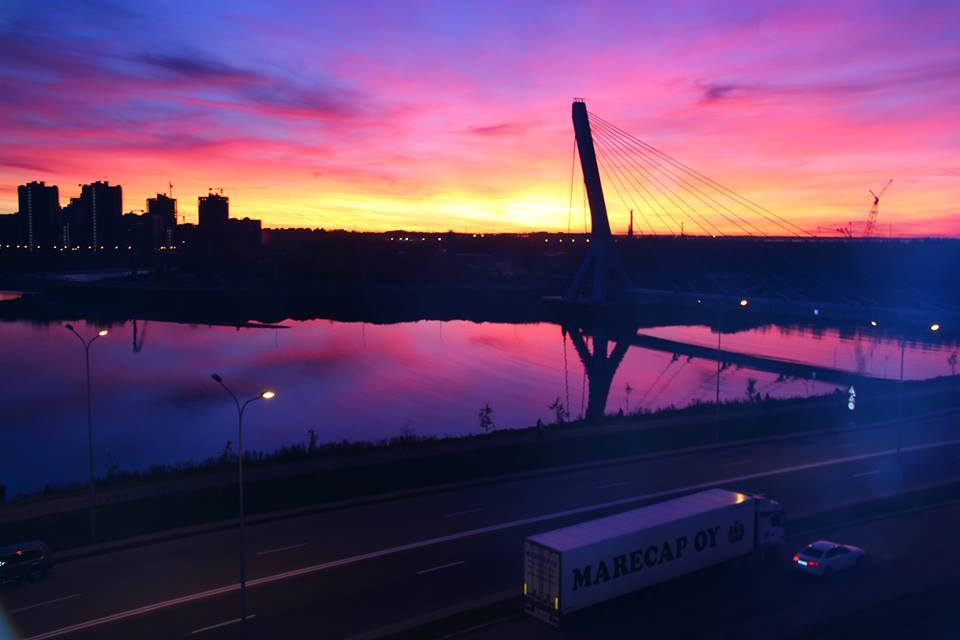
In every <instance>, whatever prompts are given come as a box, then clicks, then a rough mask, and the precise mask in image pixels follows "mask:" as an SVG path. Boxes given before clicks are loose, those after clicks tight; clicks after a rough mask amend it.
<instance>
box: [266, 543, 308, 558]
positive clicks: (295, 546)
mask: <svg viewBox="0 0 960 640" xmlns="http://www.w3.org/2000/svg"><path fill="white" fill-rule="evenodd" d="M305 546H307V543H306V542H301V543H300V544H291V545H290V546H287V547H277V548H276V549H267V550H266V551H258V552H257V555H258V556H268V555H270V554H271V553H280V552H281V551H290V550H291V549H302V548H303V547H305Z"/></svg>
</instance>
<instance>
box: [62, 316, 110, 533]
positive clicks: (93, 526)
mask: <svg viewBox="0 0 960 640" xmlns="http://www.w3.org/2000/svg"><path fill="white" fill-rule="evenodd" d="M66 329H67V330H68V331H70V332H71V333H72V334H73V335H75V336H77V339H78V340H80V344H82V345H83V353H84V356H85V361H86V371H87V481H88V483H89V484H90V541H91V542H96V541H97V508H96V505H97V490H96V488H95V486H94V482H93V403H92V400H91V396H90V345H92V344H93V342H94V341H95V340H96V339H97V338H102V337H103V336H105V335H107V333H108V331H107V330H106V329H101V330H100V331H98V332H97V335H95V336H93V337H92V338H90V339H89V340H84V339H83V336H81V335H80V334H79V333H77V330H76V329H74V328H73V325H72V324H68V325H66Z"/></svg>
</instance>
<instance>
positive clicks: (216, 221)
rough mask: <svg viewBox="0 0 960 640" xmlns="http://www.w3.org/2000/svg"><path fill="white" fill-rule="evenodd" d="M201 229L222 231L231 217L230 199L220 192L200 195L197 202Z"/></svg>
mask: <svg viewBox="0 0 960 640" xmlns="http://www.w3.org/2000/svg"><path fill="white" fill-rule="evenodd" d="M197 209H198V213H199V215H200V230H201V231H222V230H223V229H225V228H226V226H227V219H228V218H229V217H230V199H229V198H227V197H224V196H223V195H220V194H218V193H211V194H208V195H206V196H200V198H198V202H197Z"/></svg>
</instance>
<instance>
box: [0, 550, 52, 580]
mask: <svg viewBox="0 0 960 640" xmlns="http://www.w3.org/2000/svg"><path fill="white" fill-rule="evenodd" d="M52 568H53V553H51V551H50V547H48V546H47V545H46V544H44V543H43V542H40V541H39V540H33V541H31V542H24V543H23V544H17V545H13V546H9V547H0V584H2V583H4V582H13V581H15V580H37V579H39V578H43V577H45V576H48V575H50V570H51V569H52Z"/></svg>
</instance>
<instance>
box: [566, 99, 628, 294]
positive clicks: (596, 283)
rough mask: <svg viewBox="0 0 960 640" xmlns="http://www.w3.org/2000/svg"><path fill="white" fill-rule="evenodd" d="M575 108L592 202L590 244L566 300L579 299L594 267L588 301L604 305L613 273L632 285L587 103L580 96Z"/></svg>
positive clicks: (577, 134) (579, 145)
mask: <svg viewBox="0 0 960 640" xmlns="http://www.w3.org/2000/svg"><path fill="white" fill-rule="evenodd" d="M572 111H573V131H574V133H575V134H576V138H577V151H578V152H579V155H580V167H581V169H582V170H583V183H584V185H585V186H586V189H587V201H588V202H589V203H590V222H591V225H590V246H589V247H588V249H587V255H586V256H584V259H583V263H582V264H581V265H580V268H579V269H577V273H576V275H575V276H574V277H573V281H572V282H571V283H570V286H568V287H567V290H566V292H564V294H563V299H564V300H567V301H574V300H577V299H578V298H579V295H580V291H581V289H583V287H584V284H585V282H586V277H587V273H588V272H589V271H590V269H591V268H592V269H593V286H592V287H591V290H590V298H589V300H590V302H591V303H592V304H603V303H605V302H606V301H607V295H608V293H609V289H610V275H611V272H615V273H616V275H618V276H619V277H620V280H621V284H622V286H623V287H627V288H629V287H631V286H632V285H631V283H630V278H629V276H627V272H626V269H624V268H623V263H622V262H621V261H620V256H619V255H618V254H617V250H616V247H614V244H613V234H612V233H611V232H610V221H609V220H608V219H607V205H606V202H605V201H604V199H603V186H602V185H601V184H600V169H599V168H598V166H597V153H596V150H595V149H594V146H593V133H592V132H591V130H590V118H589V117H588V115H587V103H586V102H584V101H583V100H581V99H579V98H578V99H574V101H573V109H572Z"/></svg>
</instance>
